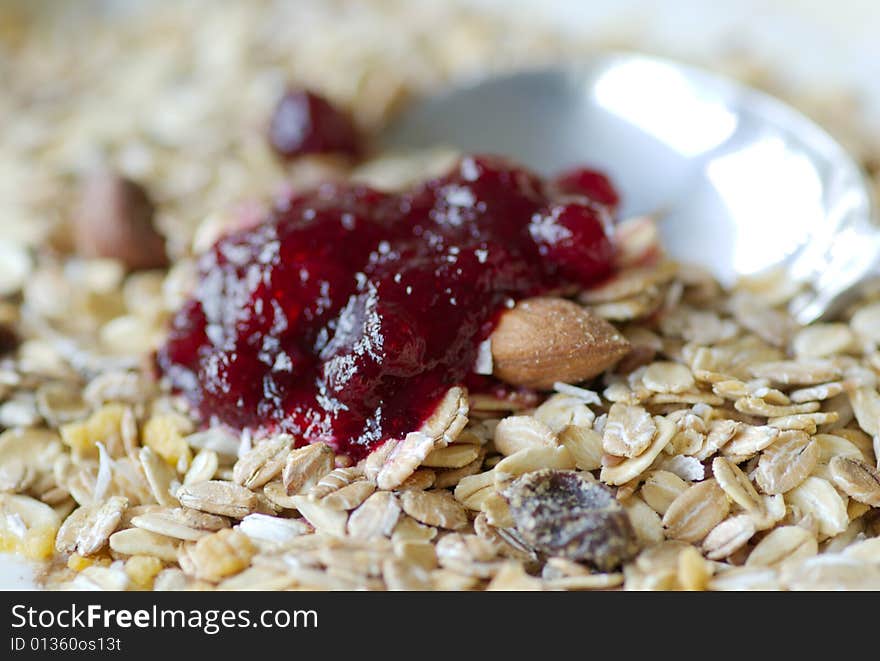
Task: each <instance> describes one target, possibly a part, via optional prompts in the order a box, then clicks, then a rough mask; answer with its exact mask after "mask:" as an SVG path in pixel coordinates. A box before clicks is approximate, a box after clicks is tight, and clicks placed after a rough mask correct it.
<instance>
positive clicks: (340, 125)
mask: <svg viewBox="0 0 880 661" xmlns="http://www.w3.org/2000/svg"><path fill="white" fill-rule="evenodd" d="M269 143H270V144H271V145H272V148H273V149H274V150H275V151H276V152H277V153H278V154H279V155H280V156H282V157H283V158H286V159H289V158H295V157H298V156H304V155H306V154H327V153H342V154H349V155H351V156H356V155H357V154H358V153H359V151H360V138H359V136H358V132H357V130H356V129H355V127H354V124H353V123H352V121H351V118H350V117H349V116H347V115H346V114H345V113H343V112H342V111H341V110H339V109H338V108H336V107H334V106H333V105H331V104H330V102H328V101H327V100H326V99H324V98H323V97H321V96H318V95H317V94H315V93H313V92H309V91H307V90H291V91H289V92H287V93H286V94H285V95H284V96H283V97H281V99H280V100H279V101H278V104H277V105H276V106H275V111H274V112H273V114H272V119H271V121H270V123H269Z"/></svg>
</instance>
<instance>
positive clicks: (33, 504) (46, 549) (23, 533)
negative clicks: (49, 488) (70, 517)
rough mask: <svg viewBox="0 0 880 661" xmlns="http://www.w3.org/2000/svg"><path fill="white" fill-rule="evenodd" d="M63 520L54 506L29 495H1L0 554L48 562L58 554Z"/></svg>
mask: <svg viewBox="0 0 880 661" xmlns="http://www.w3.org/2000/svg"><path fill="white" fill-rule="evenodd" d="M60 525H61V520H60V519H59V517H58V515H57V514H56V513H55V510H53V509H52V508H51V507H49V506H48V505H46V504H45V503H41V502H40V501H38V500H35V499H33V498H30V497H29V496H21V495H14V494H5V493H0V551H4V552H10V553H19V554H21V555H23V556H25V557H27V558H30V559H31V560H46V559H47V558H50V557H52V554H53V553H54V551H55V535H57V534H58V528H59V526H60Z"/></svg>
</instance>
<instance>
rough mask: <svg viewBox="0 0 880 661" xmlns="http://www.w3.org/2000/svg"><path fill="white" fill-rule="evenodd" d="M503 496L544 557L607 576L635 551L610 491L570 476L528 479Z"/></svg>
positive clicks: (551, 473)
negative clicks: (578, 564)
mask: <svg viewBox="0 0 880 661" xmlns="http://www.w3.org/2000/svg"><path fill="white" fill-rule="evenodd" d="M504 496H505V498H506V499H507V501H508V503H509V505H510V512H511V515H512V516H513V520H514V522H515V524H516V528H517V530H519V532H520V534H521V535H522V537H523V539H525V541H526V542H528V543H529V544H530V545H532V546H533V547H534V548H535V550H537V551H539V552H540V553H543V554H544V555H547V556H558V557H563V558H567V559H569V560H574V561H576V562H585V563H587V564H589V565H592V566H593V567H595V568H596V569H598V570H600V571H611V570H613V569H615V568H617V567H619V566H620V565H621V564H622V563H624V562H626V561H627V560H630V559H631V558H633V557H634V556H635V554H636V553H637V552H638V550H639V547H638V542H637V541H636V533H635V530H634V529H633V527H632V523H631V522H630V520H629V516H628V515H627V513H626V511H625V510H624V509H623V507H622V506H621V505H620V503H618V502H617V500H616V499H615V498H614V495H613V494H612V493H611V491H610V490H609V489H607V488H606V487H604V486H602V485H601V484H597V483H593V482H589V481H588V480H586V479H585V478H584V477H582V476H581V475H579V474H578V473H576V472H574V471H559V470H551V469H545V470H540V471H535V472H533V473H527V474H525V475H523V476H522V477H519V478H517V479H516V480H515V481H514V482H513V483H512V484H511V485H510V486H509V487H507V489H506V490H505V492H504Z"/></svg>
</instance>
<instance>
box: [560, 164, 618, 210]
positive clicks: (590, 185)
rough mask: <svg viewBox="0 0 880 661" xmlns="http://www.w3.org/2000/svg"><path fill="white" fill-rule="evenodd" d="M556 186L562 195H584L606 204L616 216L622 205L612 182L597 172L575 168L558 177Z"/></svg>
mask: <svg viewBox="0 0 880 661" xmlns="http://www.w3.org/2000/svg"><path fill="white" fill-rule="evenodd" d="M553 183H554V185H555V187H556V189H557V190H559V191H560V192H561V193H569V194H571V195H583V196H585V197H588V198H590V199H591V200H593V201H594V202H598V203H599V204H604V205H605V206H606V207H608V208H609V209H610V210H611V213H612V214H614V213H616V212H617V208H618V206H619V205H620V195H618V193H617V190H615V188H614V185H613V184H612V183H611V180H610V179H609V178H608V177H606V176H605V175H604V174H602V173H601V172H599V171H597V170H590V169H588V168H574V169H571V170H567V171H566V172H563V173H562V174H560V175H558V176H557V177H556V179H555V180H554V182H553Z"/></svg>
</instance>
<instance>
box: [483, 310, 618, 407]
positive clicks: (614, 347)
mask: <svg viewBox="0 0 880 661" xmlns="http://www.w3.org/2000/svg"><path fill="white" fill-rule="evenodd" d="M491 345H492V362H493V374H494V375H495V376H497V377H498V378H499V379H501V380H502V381H506V382H507V383H509V384H511V385H515V386H524V387H527V388H536V389H539V390H549V389H550V388H552V387H553V384H554V383H555V382H556V381H564V382H567V383H578V382H580V381H586V380H587V379H591V378H593V377H594V376H596V375H598V374H601V373H602V372H604V371H605V370H606V369H608V368H609V367H611V366H612V365H614V364H615V363H616V362H617V361H618V360H620V359H621V358H622V357H623V356H625V355H626V353H627V352H628V351H629V343H628V342H627V341H626V339H625V338H624V337H623V335H621V334H620V333H618V332H617V329H616V328H614V326H612V325H611V324H609V323H608V322H607V321H605V320H604V319H602V318H601V317H599V316H597V315H595V314H593V313H592V312H590V311H589V310H587V309H586V308H583V307H581V306H580V305H577V304H576V303H573V302H571V301H568V300H565V299H562V298H551V297H538V298H530V299H527V300H525V301H520V302H519V303H517V305H516V307H514V308H512V309H511V310H508V311H507V312H505V313H504V314H503V315H502V316H501V319H500V320H499V321H498V326H497V327H496V328H495V331H494V332H493V333H492V336H491Z"/></svg>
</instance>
